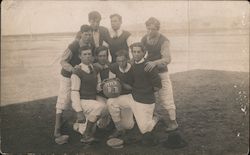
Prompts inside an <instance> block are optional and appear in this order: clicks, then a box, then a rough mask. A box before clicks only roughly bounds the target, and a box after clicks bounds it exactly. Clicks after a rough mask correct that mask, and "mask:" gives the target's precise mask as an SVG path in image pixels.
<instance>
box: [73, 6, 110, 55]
mask: <svg viewBox="0 0 250 155" xmlns="http://www.w3.org/2000/svg"><path fill="white" fill-rule="evenodd" d="M101 19H102V17H101V14H100V13H99V12H97V11H92V12H90V13H89V14H88V20H89V24H90V26H91V28H92V36H93V37H92V40H91V42H92V44H93V45H94V47H95V49H96V48H98V47H99V46H103V45H104V46H108V42H109V32H108V29H107V28H106V27H103V26H100V22H101ZM79 33H80V32H78V33H77V36H76V40H79V39H80V38H81V35H80V34H79ZM93 56H94V57H96V53H95V50H94V55H93Z"/></svg>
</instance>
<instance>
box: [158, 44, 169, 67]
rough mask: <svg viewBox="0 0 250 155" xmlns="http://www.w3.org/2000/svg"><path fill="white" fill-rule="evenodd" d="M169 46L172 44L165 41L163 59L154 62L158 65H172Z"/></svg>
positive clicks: (162, 51) (162, 47)
mask: <svg viewBox="0 0 250 155" xmlns="http://www.w3.org/2000/svg"><path fill="white" fill-rule="evenodd" d="M169 45H170V43H169V41H168V40H166V41H164V43H163V44H162V46H161V51H160V52H161V55H162V58H161V59H158V60H155V61H154V62H155V63H156V65H159V66H167V65H168V64H170V62H171V54H170V50H169Z"/></svg>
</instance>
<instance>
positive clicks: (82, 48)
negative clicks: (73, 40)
mask: <svg viewBox="0 0 250 155" xmlns="http://www.w3.org/2000/svg"><path fill="white" fill-rule="evenodd" d="M86 50H91V54H92V48H91V47H89V46H82V47H80V48H79V55H80V54H81V53H82V51H86Z"/></svg>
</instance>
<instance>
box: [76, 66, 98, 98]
mask: <svg viewBox="0 0 250 155" xmlns="http://www.w3.org/2000/svg"><path fill="white" fill-rule="evenodd" d="M73 74H76V75H77V76H78V77H79V78H80V79H81V86H80V98H81V99H85V100H89V99H92V100H95V99H96V94H97V91H96V86H97V76H96V72H95V70H94V71H93V72H92V73H86V72H85V71H83V70H81V69H77V70H76V71H75V72H74V73H73Z"/></svg>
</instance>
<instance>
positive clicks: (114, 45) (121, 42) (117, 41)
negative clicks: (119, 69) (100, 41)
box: [108, 31, 131, 62]
mask: <svg viewBox="0 0 250 155" xmlns="http://www.w3.org/2000/svg"><path fill="white" fill-rule="evenodd" d="M130 35H131V34H130V33H129V32H128V31H123V32H122V34H121V35H120V36H119V37H118V38H110V39H109V42H108V43H109V49H110V54H111V57H112V62H115V61H116V52H117V51H119V50H122V49H124V50H128V45H127V39H128V37H129V36H130Z"/></svg>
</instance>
